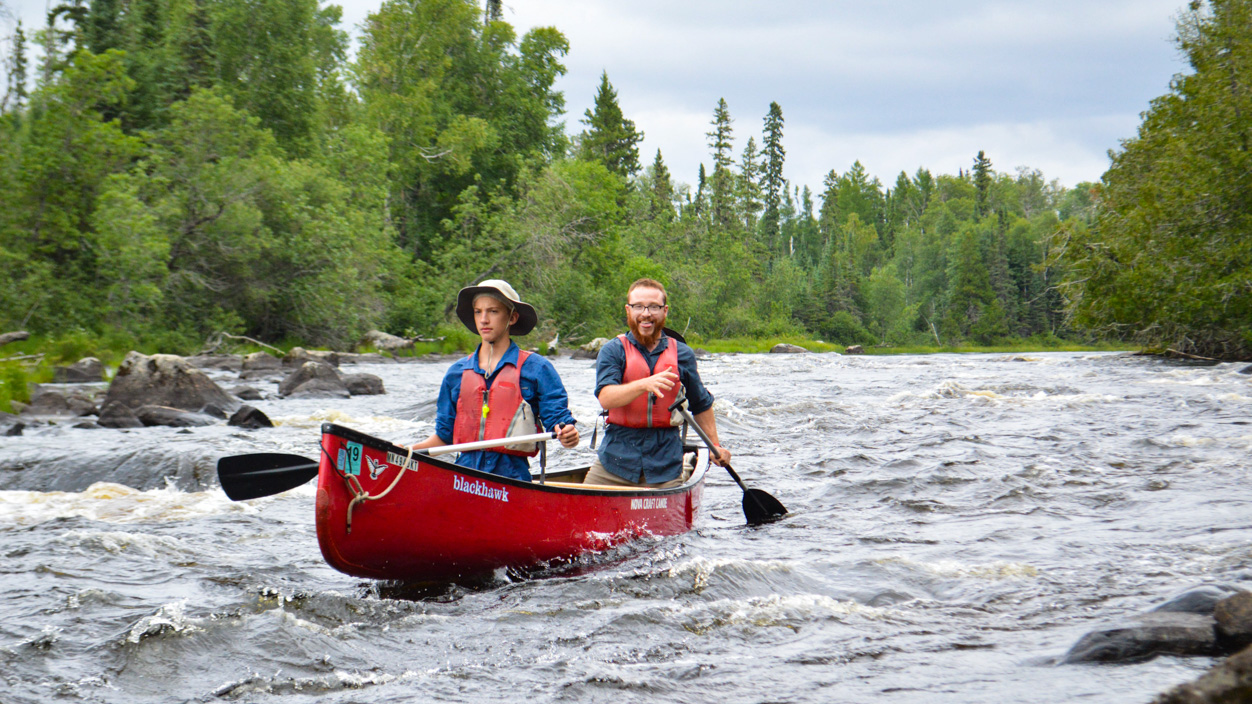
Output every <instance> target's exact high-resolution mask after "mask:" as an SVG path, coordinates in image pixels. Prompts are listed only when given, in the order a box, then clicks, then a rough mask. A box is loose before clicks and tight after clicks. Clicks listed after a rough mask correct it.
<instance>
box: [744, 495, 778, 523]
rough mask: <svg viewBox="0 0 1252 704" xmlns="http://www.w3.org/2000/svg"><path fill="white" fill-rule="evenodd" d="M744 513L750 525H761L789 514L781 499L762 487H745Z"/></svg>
mask: <svg viewBox="0 0 1252 704" xmlns="http://www.w3.org/2000/svg"><path fill="white" fill-rule="evenodd" d="M743 515H744V517H745V518H747V519H748V525H750V526H759V525H761V524H764V523H771V522H773V521H776V520H778V519H780V518H782V517H783V516H785V515H787V509H786V507H785V506H783V505H782V502H781V501H779V500H778V499H775V498H774V497H772V496H770V495H769V494H767V493H765V492H764V491H761V490H760V489H744V490H743Z"/></svg>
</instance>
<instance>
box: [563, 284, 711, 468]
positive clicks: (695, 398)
mask: <svg viewBox="0 0 1252 704" xmlns="http://www.w3.org/2000/svg"><path fill="white" fill-rule="evenodd" d="M668 313H669V305H668V296H667V295H666V293H665V287H664V286H662V285H661V283H660V282H659V281H654V280H652V279H639V280H638V281H636V282H634V283H633V284H631V285H630V289H629V290H628V291H627V292H626V322H627V325H628V326H629V327H630V332H629V333H626V334H625V335H618V336H617V337H616V338H614V339H612V340H609V341H608V342H606V343H605V344H604V347H602V348H601V349H600V356H599V357H598V358H597V360H596V390H595V394H596V398H597V399H599V401H600V406H601V407H602V408H604V410H605V411H607V413H608V420H607V421H606V423H605V430H604V443H603V444H602V445H600V447H599V449H598V450H597V453H596V454H597V457H596V461H595V462H594V463H593V464H592V466H591V469H590V470H589V471H588V472H587V478H586V479H585V480H584V483H586V484H609V485H615V486H647V487H650V488H655V489H668V488H670V487H673V486H679V485H680V484H682V482H683V481H684V480H685V479H686V476H685V472H684V468H683V461H682V454H683V441H682V432H681V430H680V428H679V426H680V425H681V421H678V422H677V424H675V422H674V421H672V420H671V414H670V410H669V407H670V405H671V404H672V403H673V402H674V400H675V399H677V398H678V392H679V390H680V388H681V389H682V390H683V391H685V393H686V397H687V401H688V404H689V410H690V411H691V414H692V415H693V416H694V417H695V421H696V423H698V424H699V425H700V428H701V429H703V430H704V432H705V433H706V434H707V435H708V437H709V439H710V440H712V441H713V445H714V446H716V447H717V453H716V454H717V457H714V458H713V461H714V462H715V463H717V464H719V465H722V466H726V465H727V464H728V463H729V462H730V451H729V450H727V449H725V448H723V447H721V444H720V442H719V441H718V439H717V422H716V420H715V419H714V418H713V395H712V394H710V393H709V392H708V390H707V389H705V388H704V384H703V383H702V382H701V381H700V373H699V371H698V370H697V368H696V355H695V352H693V351H692V350H691V348H690V347H688V346H687V344H686V343H685V342H682V341H680V340H679V339H677V338H676V337H674V336H671V335H670V334H667V332H666V330H665V318H666V316H667V315H668Z"/></svg>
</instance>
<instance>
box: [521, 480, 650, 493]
mask: <svg viewBox="0 0 1252 704" xmlns="http://www.w3.org/2000/svg"><path fill="white" fill-rule="evenodd" d="M536 483H538V482H536ZM544 486H559V487H561V488H563V489H595V490H596V491H601V490H603V489H608V490H610V491H639V490H640V489H643V490H647V489H648V488H649V487H646V486H614V485H612V484H576V483H574V482H547V483H545V484H544Z"/></svg>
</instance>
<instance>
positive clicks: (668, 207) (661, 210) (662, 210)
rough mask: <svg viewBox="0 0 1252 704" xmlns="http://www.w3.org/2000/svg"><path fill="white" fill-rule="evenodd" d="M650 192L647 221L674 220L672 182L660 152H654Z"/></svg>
mask: <svg viewBox="0 0 1252 704" xmlns="http://www.w3.org/2000/svg"><path fill="white" fill-rule="evenodd" d="M651 177H652V190H651V192H650V194H649V198H648V219H649V220H660V221H662V222H669V221H671V220H673V219H674V180H673V178H671V177H670V173H669V168H667V167H666V166H665V161H664V160H662V159H661V150H660V149H658V150H656V158H655V159H653V160H652V173H651Z"/></svg>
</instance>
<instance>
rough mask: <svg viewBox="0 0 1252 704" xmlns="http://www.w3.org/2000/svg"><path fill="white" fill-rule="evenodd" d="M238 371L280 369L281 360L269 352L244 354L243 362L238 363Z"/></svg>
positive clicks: (281, 366)
mask: <svg viewBox="0 0 1252 704" xmlns="http://www.w3.org/2000/svg"><path fill="white" fill-rule="evenodd" d="M239 366H240V371H245V372H251V371H260V370H271V369H282V368H283V363H282V360H280V359H279V358H277V357H275V356H274V355H272V354H270V353H269V352H253V353H252V354H248V355H244V358H243V362H242V363H241V364H240V365H239Z"/></svg>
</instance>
